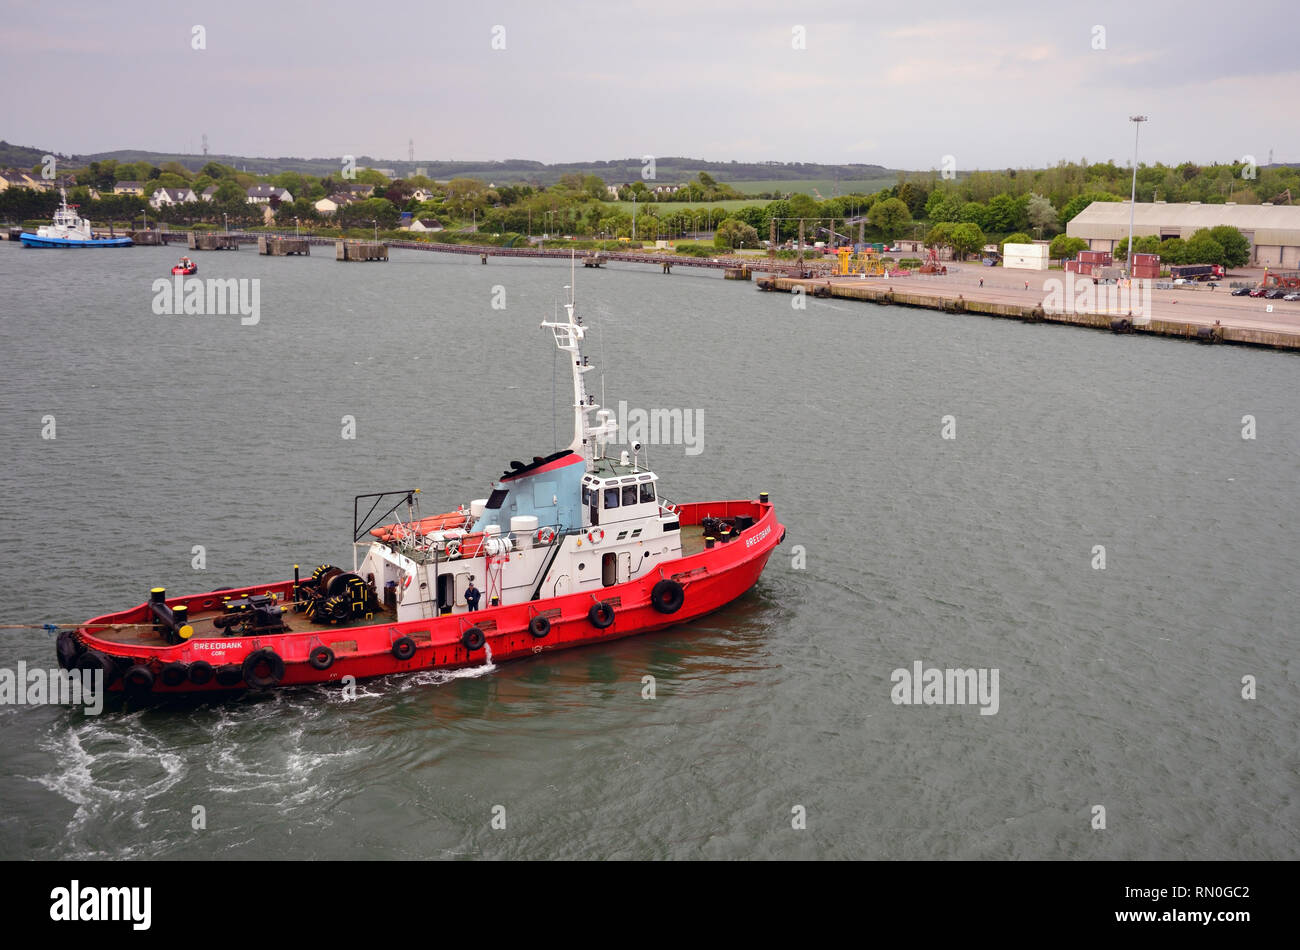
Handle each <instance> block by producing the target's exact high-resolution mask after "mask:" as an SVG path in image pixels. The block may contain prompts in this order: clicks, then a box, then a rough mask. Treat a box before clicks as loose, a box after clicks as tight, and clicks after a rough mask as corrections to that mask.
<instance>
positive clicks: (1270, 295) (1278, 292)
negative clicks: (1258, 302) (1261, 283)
mask: <svg viewBox="0 0 1300 950" xmlns="http://www.w3.org/2000/svg"><path fill="white" fill-rule="evenodd" d="M1284 296H1286V291H1285V290H1283V289H1282V288H1281V287H1274V288H1273V289H1272V290H1266V291H1264V299H1265V300H1280V299H1281V298H1282V297H1284Z"/></svg>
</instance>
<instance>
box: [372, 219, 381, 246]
mask: <svg viewBox="0 0 1300 950" xmlns="http://www.w3.org/2000/svg"><path fill="white" fill-rule="evenodd" d="M370 223H371V224H373V225H374V226H375V243H376V244H378V243H379V219H378V218H371V219H370Z"/></svg>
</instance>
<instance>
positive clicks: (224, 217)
mask: <svg viewBox="0 0 1300 950" xmlns="http://www.w3.org/2000/svg"><path fill="white" fill-rule="evenodd" d="M221 220H222V221H224V222H225V223H226V233H227V234H229V233H230V215H229V214H227V213H226V212H224V211H223V212H221Z"/></svg>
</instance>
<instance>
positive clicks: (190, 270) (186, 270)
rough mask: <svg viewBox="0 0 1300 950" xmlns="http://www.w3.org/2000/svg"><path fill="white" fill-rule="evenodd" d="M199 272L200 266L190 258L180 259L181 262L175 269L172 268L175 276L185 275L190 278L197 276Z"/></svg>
mask: <svg viewBox="0 0 1300 950" xmlns="http://www.w3.org/2000/svg"><path fill="white" fill-rule="evenodd" d="M198 272H199V265H198V264H195V263H194V262H193V261H192V260H190V259H189V258H188V257H182V258H181V259H180V262H179V263H178V264H177V265H176V266H175V267H173V268H172V273H173V274H184V275H186V276H189V275H190V274H197V273H198Z"/></svg>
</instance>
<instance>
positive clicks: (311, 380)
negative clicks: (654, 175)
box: [0, 243, 1300, 859]
mask: <svg viewBox="0 0 1300 950" xmlns="http://www.w3.org/2000/svg"><path fill="white" fill-rule="evenodd" d="M176 254H177V251H176V250H175V249H166V248H150V247H137V248H132V249H130V250H124V251H96V252H81V253H75V254H74V253H70V252H69V253H56V252H53V251H33V250H23V249H22V248H20V247H19V246H18V245H16V244H12V245H11V244H8V243H4V244H0V286H3V288H4V293H3V298H4V305H3V316H2V317H0V435H2V436H3V446H4V458H5V461H4V465H3V467H2V468H0V565H3V568H4V578H5V582H6V583H5V590H4V595H3V597H2V598H0V604H2V605H3V606H2V608H0V623H4V624H22V623H30V624H41V623H46V622H50V623H71V622H74V621H78V620H84V619H86V618H88V617H91V616H93V615H96V614H99V613H102V612H104V611H106V610H109V609H116V608H119V607H121V606H124V605H128V604H134V603H138V602H140V601H142V600H144V599H145V596H146V594H147V591H148V589H149V588H150V587H152V586H154V585H163V586H165V587H167V588H168V589H169V590H171V591H174V592H176V593H183V592H191V591H197V590H208V589H212V588H216V587H223V586H228V585H234V584H238V583H250V582H255V581H257V580H261V579H274V578H282V577H287V576H289V575H290V573H291V570H292V565H293V564H294V563H295V562H297V563H300V564H302V565H303V566H304V567H305V568H306V569H307V570H310V568H311V567H312V566H314V565H315V564H316V563H320V562H323V561H333V562H336V563H337V562H344V561H348V560H350V556H351V555H350V552H349V550H348V544H347V542H348V540H349V538H348V533H349V529H350V526H351V518H352V496H353V495H355V494H358V493H362V492H370V491H381V490H387V489H401V488H409V487H419V488H421V489H422V493H423V495H424V497H425V499H426V501H425V511H426V513H433V512H436V511H439V510H446V509H448V508H451V507H454V506H455V505H456V504H458V503H460V502H462V501H468V500H469V499H471V498H476V497H482V495H483V494H484V489H485V487H486V486H487V483H488V482H489V481H490V480H491V479H492V478H493V477H495V476H496V475H498V474H499V473H500V472H501V470H502V469H503V468H504V467H505V466H506V465H507V464H508V462H509V460H511V459H515V458H522V459H527V458H531V457H532V456H533V455H540V454H545V453H546V452H549V451H551V450H552V449H553V448H554V446H555V445H556V444H557V443H562V440H563V439H564V425H565V422H564V415H563V402H564V399H565V396H564V386H565V376H564V375H563V373H562V371H563V367H558V368H557V367H556V365H555V356H554V346H553V344H552V342H551V341H550V340H549V338H548V337H547V336H546V335H545V334H544V333H543V332H542V331H540V330H539V329H538V323H539V322H540V321H541V320H542V319H543V318H545V317H547V316H548V315H550V314H552V313H553V308H554V306H555V303H556V301H558V300H559V299H560V298H561V297H562V294H563V290H562V287H563V285H564V284H566V283H568V282H569V273H568V269H567V268H565V267H561V266H557V265H556V264H555V263H553V262H546V263H539V262H531V261H506V260H496V259H494V260H493V261H492V262H491V263H490V264H489V265H488V266H482V265H480V264H479V262H478V260H477V259H475V258H469V259H464V258H460V257H453V256H443V255H437V254H424V253H416V252H410V251H400V250H399V251H394V252H393V254H392V260H391V261H390V262H388V263H386V264H380V263H367V264H346V265H345V264H340V263H337V262H335V261H334V260H333V259H332V255H325V254H321V255H318V256H314V257H308V258H288V259H286V258H266V257H258V256H256V255H255V254H254V253H253V252H252V250H251V248H244V249H242V250H241V251H239V252H238V253H236V254H230V253H227V254H198V253H196V254H192V255H191V256H193V257H194V258H195V260H196V261H197V262H198V264H199V267H200V271H199V274H198V277H199V278H209V277H221V278H237V279H250V280H251V279H257V280H260V313H259V319H258V321H257V322H256V323H252V324H248V323H245V322H244V321H243V320H241V317H240V316H239V315H238V314H234V315H231V314H227V315H197V314H190V315H159V314H156V313H155V312H154V308H153V301H154V299H155V290H154V288H153V282H154V280H155V279H157V278H159V277H163V276H167V275H168V272H169V269H170V266H171V264H172V263H174V260H175V256H176ZM578 285H579V286H578V303H579V309H580V312H581V313H583V314H584V315H585V319H586V322H587V324H588V326H589V327H590V333H589V336H588V343H587V352H588V354H589V355H590V357H591V361H592V362H593V363H594V364H597V365H598V366H599V367H600V369H601V371H603V373H604V379H603V385H604V387H605V390H604V397H603V402H604V404H605V405H608V406H610V407H611V408H613V407H617V406H618V404H619V402H620V400H625V401H626V403H627V406H628V407H629V408H630V409H643V410H647V411H648V410H653V409H681V410H682V411H683V412H685V413H690V414H691V418H692V419H693V420H694V421H695V423H696V425H697V432H698V434H699V437H700V439H701V441H700V443H699V449H700V451H699V454H688V451H687V448H688V447H687V446H685V445H662V446H660V445H651V446H650V463H651V464H652V466H653V467H654V468H655V469H656V471H658V472H659V474H660V475H661V477H662V480H663V481H662V487H663V490H664V491H665V493H666V494H668V495H669V496H670V497H672V498H673V499H676V500H683V501H685V500H696V499H705V498H723V497H746V496H756V495H757V494H758V492H760V491H768V492H770V493H771V494H772V498H773V500H774V501H775V502H776V504H777V506H778V511H779V513H780V516H781V518H782V520H783V521H784V522H785V523H786V524H787V526H788V529H789V535H788V539H787V541H786V543H785V545H784V546H782V547H781V548H779V549H778V551H777V554H776V556H774V558H773V560H772V561H771V562H770V564H769V566H768V568H767V571H766V573H765V574H764V575H763V578H762V579H761V581H760V583H759V585H758V586H757V587H756V588H755V589H754V590H753V591H752V592H751V593H750V594H749V595H747V596H746V597H744V598H743V599H742V600H740V601H738V602H737V603H735V604H734V605H733V606H732V607H731V608H729V609H727V610H724V611H722V612H719V613H717V614H714V615H712V616H710V617H708V618H705V619H704V620H703V621H701V622H698V623H695V624H692V625H690V626H686V627H680V628H675V629H672V630H670V631H668V632H666V633H662V634H657V635H651V636H646V637H641V638H635V639H631V640H626V641H622V642H619V643H615V644H611V645H605V646H597V647H592V648H587V649H581V650H575V651H570V652H568V653H563V654H555V655H549V656H546V657H545V658H538V659H536V660H530V661H525V662H518V663H512V664H501V665H498V666H494V667H491V668H485V669H481V670H475V671H469V673H462V674H460V675H457V676H455V677H447V676H444V675H435V674H432V673H427V674H417V675H414V676H409V677H405V678H392V679H385V680H378V681H372V682H367V683H363V684H361V687H360V690H359V695H358V696H357V697H356V698H355V699H347V698H345V697H344V696H343V695H342V694H341V693H340V692H339V691H338V690H337V689H320V690H304V691H296V692H284V693H276V694H273V695H266V694H248V695H245V696H243V697H241V698H238V699H231V700H225V701H213V702H202V703H197V704H196V703H193V702H191V703H171V704H165V705H160V706H152V707H146V708H135V707H128V708H125V709H124V708H121V707H120V706H118V707H113V706H110V708H109V709H107V710H105V712H104V713H103V714H102V715H99V716H88V715H85V714H84V713H82V712H81V711H77V710H69V709H67V708H63V707H53V706H30V705H17V704H10V705H0V803H2V804H3V808H2V809H0V857H3V858H38V857H40V858H50V857H54V858H74V857H101V858H123V857H130V858H156V857H169V858H194V859H229V858H248V857H274V858H280V857H284V858H296V859H304V858H358V857H362V858H457V857H471V858H488V859H491V858H556V857H593V858H695V857H701V858H744V857H759V858H812V857H827V858H905V859H918V858H994V859H1001V858H1047V859H1134V858H1175V859H1183V858H1205V859H1239V858H1290V859H1294V858H1297V857H1300V800H1298V799H1300V796H1298V795H1297V791H1298V786H1300V752H1298V750H1297V744H1296V741H1295V736H1296V721H1297V712H1300V689H1297V686H1298V685H1300V684H1298V683H1297V671H1296V658H1297V645H1296V638H1295V624H1296V619H1297V617H1298V616H1300V609H1298V608H1300V594H1298V593H1297V585H1296V583H1295V577H1296V576H1297V573H1298V572H1300V527H1297V524H1296V521H1295V516H1294V510H1295V497H1296V483H1297V475H1298V474H1300V427H1298V425H1297V414H1296V392H1297V387H1296V378H1297V367H1298V366H1300V364H1297V363H1296V357H1295V356H1293V355H1291V354H1286V353H1275V352H1267V351H1249V350H1238V349H1227V348H1221V347H1196V346H1190V345H1181V346H1180V345H1173V344H1170V343H1167V342H1164V341H1160V340H1156V339H1139V338H1133V337H1116V336H1110V335H1107V334H1100V333H1083V332H1079V331H1077V330H1071V329H1068V328H1058V327H1052V326H1044V325H1034V326H1028V325H1022V324H1019V323H1015V322H1004V321H996V320H987V319H982V318H979V317H971V316H963V315H955V314H944V313H938V312H928V311H917V310H907V309H903V308H896V307H878V306H864V305H862V304H858V303H852V302H846V301H839V300H829V301H821V300H807V301H806V304H807V308H806V310H803V311H800V310H796V309H794V308H792V306H791V298H790V297H788V296H786V295H776V294H760V293H757V292H755V291H754V290H753V288H752V286H751V285H748V284H738V283H735V282H724V281H723V280H722V279H721V276H720V275H719V274H713V273H699V272H693V271H691V270H685V269H683V270H680V271H675V272H674V273H673V274H672V275H671V276H664V275H663V274H661V273H659V272H658V270H656V269H652V268H650V267H646V268H640V269H638V268H635V267H627V266H624V267H616V266H611V267H607V268H604V269H602V270H600V271H592V270H587V271H585V272H584V271H582V270H581V269H580V270H579V272H578ZM494 305H495V306H494ZM557 369H558V370H559V372H557ZM557 379H558V386H557V385H556V380H557ZM589 381H591V383H592V385H593V388H594V389H595V390H596V392H597V393H600V392H601V388H600V387H601V385H602V380H601V379H598V378H596V376H595V375H593V376H592V377H589ZM1247 416H1249V417H1252V418H1251V420H1249V421H1248V420H1245V419H1244V417H1247ZM50 417H52V420H51V418H50ZM348 417H350V418H351V419H352V420H353V421H354V423H355V438H345V437H343V436H344V434H345V430H346V429H347V428H348ZM945 417H951V418H950V419H947V420H945ZM1252 422H1253V427H1254V435H1255V437H1254V438H1243V429H1246V430H1247V432H1248V434H1249V428H1250V426H1251V424H1252ZM51 423H52V424H53V427H54V428H53V429H50V425H51ZM557 428H558V432H557ZM945 432H946V434H948V435H952V436H954V437H953V438H944V434H945ZM51 434H52V435H53V436H54V437H53V438H47V437H43V436H47V435H51ZM196 546H201V548H202V551H203V556H204V559H205V564H204V569H203V570H196V569H195V568H194V566H193V564H194V559H195V557H196V553H195V547H196ZM1098 546H1101V547H1104V554H1105V567H1104V569H1100V568H1099V567H1097V565H1098V563H1099V562H1098ZM20 661H23V662H25V663H27V664H28V665H29V666H32V665H43V666H46V667H49V666H52V665H53V661H54V643H53V639H52V637H51V636H50V635H49V634H48V633H46V632H45V631H42V630H39V629H26V630H13V629H10V630H4V631H3V632H2V637H0V668H4V669H14V668H16V666H17V664H18V663H19V662H20ZM917 662H920V663H921V664H922V665H923V666H924V667H926V668H930V667H935V668H941V669H942V668H976V669H986V670H997V671H998V673H999V676H998V681H997V682H998V684H999V692H1000V695H999V701H998V707H997V711H996V713H995V714H992V715H982V714H981V711H980V709H979V708H978V707H977V706H975V705H970V704H967V705H926V704H921V705H903V704H896V703H895V702H893V701H892V700H891V691H892V689H893V682H892V678H893V675H894V671H895V670H899V669H905V670H909V671H910V670H912V669H913V665H914V664H915V663H917ZM647 676H652V677H654V681H653V682H654V698H646V693H647V688H646V683H645V679H644V678H645V677H647ZM1245 677H1253V682H1254V684H1255V693H1254V698H1244V697H1243V690H1247V691H1248V686H1243V678H1245ZM1098 806H1100V807H1101V808H1103V809H1104V825H1105V827H1104V828H1102V827H1098V815H1099V813H1098V811H1097V808H1098ZM200 815H201V816H202V821H201V822H199V821H198V820H197V817H196V816H200ZM200 824H201V825H202V827H196V825H200ZM502 825H504V827H501V826H502ZM797 825H805V827H795V826H797Z"/></svg>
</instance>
